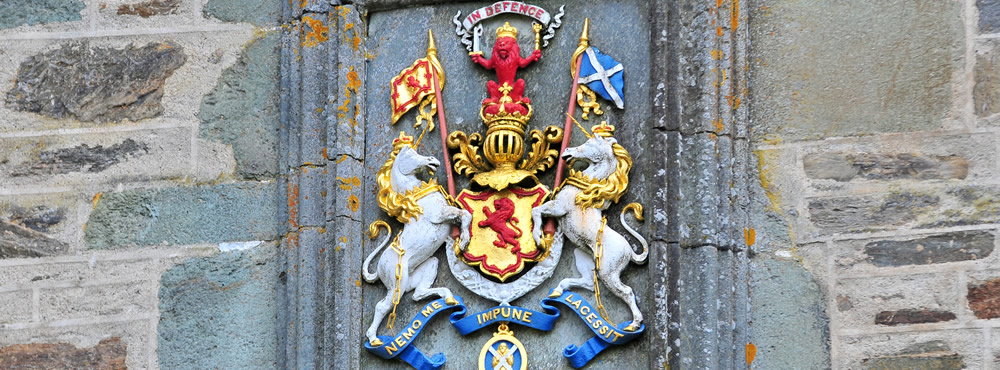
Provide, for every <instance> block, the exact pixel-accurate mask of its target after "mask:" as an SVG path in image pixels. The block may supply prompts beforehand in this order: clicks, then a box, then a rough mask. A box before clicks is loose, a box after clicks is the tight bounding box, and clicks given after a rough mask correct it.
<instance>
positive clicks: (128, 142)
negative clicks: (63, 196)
mask: <svg viewBox="0 0 1000 370" xmlns="http://www.w3.org/2000/svg"><path fill="white" fill-rule="evenodd" d="M145 153H149V146H148V145H146V144H145V143H142V142H137V141H135V140H132V139H131V138H127V139H125V140H124V141H122V142H120V143H117V144H114V145H111V146H109V147H107V148H105V147H104V146H102V145H97V146H94V147H90V146H88V145H87V144H80V145H77V146H75V147H72V148H62V149H55V150H46V151H42V152H41V153H39V155H38V159H37V160H33V161H27V162H21V163H19V164H17V165H16V166H13V167H12V168H10V173H9V175H10V176H11V177H20V176H40V175H58V174H65V173H71V172H101V171H104V170H105V169H107V168H108V167H111V166H113V165H115V164H117V163H119V162H122V161H126V160H128V159H129V158H133V157H135V156H137V155H140V154H145Z"/></svg>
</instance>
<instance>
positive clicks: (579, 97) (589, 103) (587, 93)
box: [576, 85, 604, 120]
mask: <svg viewBox="0 0 1000 370" xmlns="http://www.w3.org/2000/svg"><path fill="white" fill-rule="evenodd" d="M588 99H589V100H588ZM576 104H579V105H580V108H581V109H582V110H583V114H582V115H581V116H580V118H583V119H585V120H588V119H590V111H591V110H593V111H594V114H596V115H598V116H600V115H602V114H604V111H603V110H601V104H599V103H597V94H595V93H594V91H593V90H591V89H590V88H589V87H587V85H580V86H579V87H578V88H577V90H576Z"/></svg>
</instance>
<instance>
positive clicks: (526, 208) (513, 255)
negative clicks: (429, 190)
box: [457, 185, 549, 282]
mask: <svg viewBox="0 0 1000 370" xmlns="http://www.w3.org/2000/svg"><path fill="white" fill-rule="evenodd" d="M548 194H549V192H548V190H546V189H545V187H544V186H542V185H536V186H535V187H533V188H530V189H525V188H521V187H517V186H511V187H509V188H506V189H503V190H500V191H496V190H493V189H490V190H486V191H480V192H473V191H470V190H464V191H462V193H461V194H459V196H458V199H457V201H458V203H459V205H460V206H461V207H462V208H464V209H465V210H467V211H469V213H471V214H472V223H471V224H470V225H469V227H470V228H471V229H472V230H474V231H472V232H471V235H472V238H471V239H470V240H469V246H468V247H466V249H465V251H464V252H462V254H461V257H462V260H463V261H464V262H465V263H467V264H470V265H473V266H479V271H481V272H482V273H484V274H486V275H489V276H492V277H495V278H497V279H499V280H500V281H501V282H504V281H506V280H507V279H509V278H511V277H513V276H515V275H517V274H518V273H520V272H521V271H523V270H524V267H525V264H527V263H531V262H537V261H540V260H541V259H543V258H545V257H546V253H545V252H546V251H543V250H542V249H541V248H539V246H537V245H535V240H534V238H532V237H531V230H532V229H533V225H532V220H531V210H532V209H533V208H535V207H538V206H539V205H541V204H542V201H544V200H545V198H546V196H548Z"/></svg>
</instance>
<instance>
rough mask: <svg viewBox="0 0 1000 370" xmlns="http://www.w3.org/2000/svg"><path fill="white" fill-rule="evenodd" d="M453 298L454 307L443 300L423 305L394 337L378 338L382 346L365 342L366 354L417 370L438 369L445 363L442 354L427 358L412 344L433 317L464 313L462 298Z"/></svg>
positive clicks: (439, 299) (384, 336)
mask: <svg viewBox="0 0 1000 370" xmlns="http://www.w3.org/2000/svg"><path fill="white" fill-rule="evenodd" d="M454 298H455V300H456V301H458V303H457V304H454V305H449V304H448V303H447V302H445V299H444V298H438V299H435V300H433V301H431V302H430V303H428V304H426V305H424V308H423V309H421V310H420V312H419V313H417V315H416V316H414V317H413V319H412V320H410V324H409V325H407V326H406V327H405V328H404V329H402V330H401V331H400V332H399V334H396V336H395V337H390V336H387V335H383V336H379V337H378V339H379V340H381V341H382V343H383V344H382V345H380V346H372V345H371V343H370V342H365V349H367V350H368V352H371V353H373V354H375V355H376V356H378V357H381V358H384V359H392V358H399V359H400V360H403V361H404V362H406V363H408V364H410V366H413V367H414V368H415V369H417V370H437V369H440V368H441V366H443V365H444V362H445V357H444V354H443V353H437V354H435V355H434V356H431V357H427V355H425V354H424V353H423V352H420V350H419V349H417V347H416V346H413V345H412V344H413V342H414V341H415V340H417V337H418V336H419V335H420V332H421V331H422V330H423V328H424V326H426V325H427V323H429V322H430V321H431V320H432V319H434V316H437V314H439V313H441V312H444V311H448V310H454V309H458V312H456V313H464V312H465V310H466V309H465V302H463V301H462V298H461V297H459V296H455V297H454ZM452 315H454V314H452Z"/></svg>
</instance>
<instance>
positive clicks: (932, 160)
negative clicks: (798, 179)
mask: <svg viewBox="0 0 1000 370" xmlns="http://www.w3.org/2000/svg"><path fill="white" fill-rule="evenodd" d="M802 162H803V168H804V169H805V172H806V175H807V176H809V177H810V178H813V179H829V180H836V181H841V182H846V181H850V180H851V179H853V178H855V177H861V178H864V179H869V180H900V179H914V180H940V179H964V178H965V177H966V176H968V174H969V161H968V160H966V159H965V158H962V157H960V156H956V155H948V156H933V155H923V154H920V153H898V154H882V153H816V154H811V155H806V156H805V157H804V158H803V159H802Z"/></svg>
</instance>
